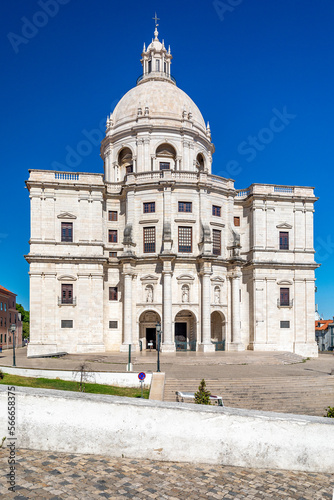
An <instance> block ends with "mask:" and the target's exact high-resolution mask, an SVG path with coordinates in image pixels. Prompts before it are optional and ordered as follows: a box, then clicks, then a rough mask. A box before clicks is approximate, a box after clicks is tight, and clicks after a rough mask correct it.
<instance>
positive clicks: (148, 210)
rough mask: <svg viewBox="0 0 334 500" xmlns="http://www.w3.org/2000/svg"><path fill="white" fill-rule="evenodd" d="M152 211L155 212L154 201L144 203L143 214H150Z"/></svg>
mask: <svg viewBox="0 0 334 500" xmlns="http://www.w3.org/2000/svg"><path fill="white" fill-rule="evenodd" d="M153 212H155V201H151V202H150V203H144V214H150V213H153Z"/></svg>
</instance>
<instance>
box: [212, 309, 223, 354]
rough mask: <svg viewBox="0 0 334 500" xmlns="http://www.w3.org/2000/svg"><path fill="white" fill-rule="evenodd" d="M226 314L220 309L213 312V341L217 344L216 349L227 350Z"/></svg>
mask: <svg viewBox="0 0 334 500" xmlns="http://www.w3.org/2000/svg"><path fill="white" fill-rule="evenodd" d="M225 327H226V322H225V316H224V314H223V313H221V312H220V311H214V312H213V313H212V314H211V341H212V343H213V344H214V345H215V346H216V351H225V341H226V328H225Z"/></svg>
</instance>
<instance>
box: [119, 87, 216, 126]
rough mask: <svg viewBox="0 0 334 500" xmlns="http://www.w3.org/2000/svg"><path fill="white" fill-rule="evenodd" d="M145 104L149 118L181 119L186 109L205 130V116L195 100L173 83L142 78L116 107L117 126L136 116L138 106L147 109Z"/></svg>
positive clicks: (134, 118)
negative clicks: (143, 79)
mask: <svg viewBox="0 0 334 500" xmlns="http://www.w3.org/2000/svg"><path fill="white" fill-rule="evenodd" d="M145 107H148V108H149V116H150V118H153V119H154V118H159V119H162V120H163V119H164V118H166V119H167V120H177V121H178V122H180V120H181V119H182V116H183V113H184V111H186V116H187V117H190V119H191V120H192V121H193V122H194V123H195V124H196V125H197V126H198V127H200V128H201V129H202V130H203V132H205V130H206V127H205V122H204V119H203V116H202V114H201V112H200V110H199V109H198V107H197V106H196V104H195V103H194V101H193V100H192V99H190V97H189V96H188V95H187V94H186V93H185V92H183V90H181V89H179V88H178V87H177V86H176V85H175V84H174V83H171V82H168V81H163V80H148V81H143V82H141V83H140V84H139V85H137V86H136V87H134V88H133V89H131V90H129V92H127V93H126V94H125V96H123V97H122V99H121V100H120V101H119V103H118V104H117V106H116V107H115V109H114V112H113V122H114V127H115V128H117V127H118V126H120V125H122V124H123V123H126V122H128V121H129V120H136V119H137V115H138V108H142V112H143V113H144V110H145ZM189 113H191V115H189ZM180 126H181V123H180Z"/></svg>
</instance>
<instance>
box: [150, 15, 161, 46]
mask: <svg viewBox="0 0 334 500" xmlns="http://www.w3.org/2000/svg"><path fill="white" fill-rule="evenodd" d="M152 19H153V21H154V22H155V30H154V36H155V40H158V35H159V32H158V26H159V24H158V21H160V18H159V17H158V16H157V13H155V16H154V17H152Z"/></svg>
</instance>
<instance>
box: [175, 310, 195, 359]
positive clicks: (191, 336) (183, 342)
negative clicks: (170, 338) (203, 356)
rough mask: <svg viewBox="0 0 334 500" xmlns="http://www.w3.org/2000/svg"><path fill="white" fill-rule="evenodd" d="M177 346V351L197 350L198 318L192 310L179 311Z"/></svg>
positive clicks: (176, 317)
mask: <svg viewBox="0 0 334 500" xmlns="http://www.w3.org/2000/svg"><path fill="white" fill-rule="evenodd" d="M174 325H175V326H174V329H175V347H176V350H177V351H196V344H197V331H196V318H195V315H194V313H192V312H191V311H187V310H186V311H179V312H178V313H177V315H176V316H175V322H174Z"/></svg>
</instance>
